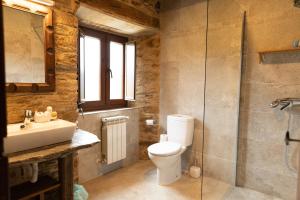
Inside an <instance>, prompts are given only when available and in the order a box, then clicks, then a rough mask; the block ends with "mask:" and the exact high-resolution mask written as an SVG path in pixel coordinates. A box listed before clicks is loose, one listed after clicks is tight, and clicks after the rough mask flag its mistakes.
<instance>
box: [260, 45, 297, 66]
mask: <svg viewBox="0 0 300 200" xmlns="http://www.w3.org/2000/svg"><path fill="white" fill-rule="evenodd" d="M258 54H259V63H262V64H283V63H300V48H293V49H279V50H268V51H260V52H258Z"/></svg>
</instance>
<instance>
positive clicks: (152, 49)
mask: <svg viewBox="0 0 300 200" xmlns="http://www.w3.org/2000/svg"><path fill="white" fill-rule="evenodd" d="M135 41H136V55H137V57H136V101H134V102H130V106H131V107H141V109H140V122H139V124H140V134H139V143H140V159H148V154H147V147H148V146H149V145H151V144H153V143H156V142H157V141H158V140H159V134H160V132H159V124H158V122H159V96H160V94H159V91H160V84H159V78H160V69H159V54H160V36H159V34H156V35H153V36H147V37H142V38H137V39H135ZM146 119H154V120H155V121H156V123H157V124H156V125H154V126H146V125H145V120H146Z"/></svg>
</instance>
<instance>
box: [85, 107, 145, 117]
mask: <svg viewBox="0 0 300 200" xmlns="http://www.w3.org/2000/svg"><path fill="white" fill-rule="evenodd" d="M140 108H142V107H137V106H136V107H125V108H114V109H107V110H96V111H87V112H84V113H83V115H92V114H98V113H107V112H117V111H125V110H135V109H140Z"/></svg>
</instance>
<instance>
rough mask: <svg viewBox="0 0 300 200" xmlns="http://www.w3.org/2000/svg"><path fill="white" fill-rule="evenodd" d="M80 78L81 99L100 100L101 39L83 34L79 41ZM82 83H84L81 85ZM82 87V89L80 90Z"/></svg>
mask: <svg viewBox="0 0 300 200" xmlns="http://www.w3.org/2000/svg"><path fill="white" fill-rule="evenodd" d="M80 45H81V50H80V58H81V62H80V65H83V67H82V66H81V67H80V69H81V70H80V75H81V77H83V79H82V78H81V80H80V86H81V94H80V95H81V100H83V101H99V100H101V78H100V77H101V56H100V53H101V52H100V51H101V41H100V40H99V39H98V38H94V37H90V36H85V37H84V39H83V40H81V41H80ZM82 84H84V85H82ZM82 89H83V91H82Z"/></svg>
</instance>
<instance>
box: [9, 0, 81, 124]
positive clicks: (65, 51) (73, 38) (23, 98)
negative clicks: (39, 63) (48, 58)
mask: <svg viewBox="0 0 300 200" xmlns="http://www.w3.org/2000/svg"><path fill="white" fill-rule="evenodd" d="M76 5H77V4H76V2H75V0H72V1H71V0H68V1H63V0H56V1H55V8H54V13H53V20H54V37H55V65H56V66H55V70H56V72H55V74H56V90H55V92H51V93H15V94H14V93H8V94H7V112H8V116H7V117H8V123H16V122H21V121H23V120H24V111H25V110H26V109H31V110H33V111H36V110H37V111H45V110H46V107H47V106H53V109H54V110H55V111H57V112H58V117H59V118H63V119H66V120H69V121H73V122H75V121H76V119H77V112H76V108H77V34H78V21H77V18H76V16H75V15H74V12H75V10H76V9H75V8H76Z"/></svg>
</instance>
